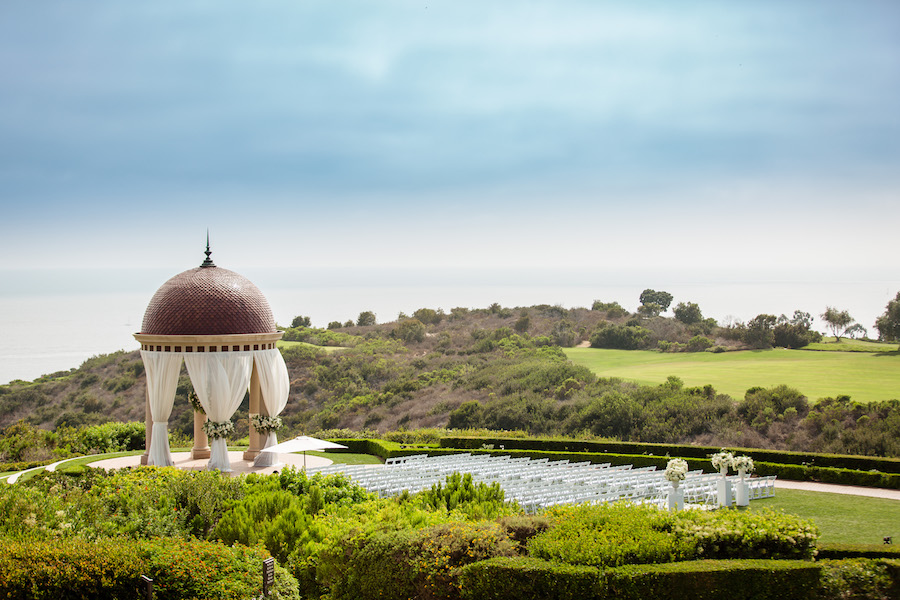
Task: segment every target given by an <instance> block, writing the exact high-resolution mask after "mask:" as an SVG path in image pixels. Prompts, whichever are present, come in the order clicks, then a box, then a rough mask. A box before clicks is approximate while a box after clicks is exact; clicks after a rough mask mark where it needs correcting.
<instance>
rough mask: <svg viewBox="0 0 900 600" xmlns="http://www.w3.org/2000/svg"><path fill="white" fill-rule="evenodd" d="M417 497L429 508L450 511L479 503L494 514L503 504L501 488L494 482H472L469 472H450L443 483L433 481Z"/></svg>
mask: <svg viewBox="0 0 900 600" xmlns="http://www.w3.org/2000/svg"><path fill="white" fill-rule="evenodd" d="M419 498H420V500H421V501H422V503H423V504H424V505H425V506H426V507H428V508H429V509H430V510H447V511H450V510H454V509H456V508H462V507H463V506H464V505H467V504H481V505H483V506H482V507H481V510H482V511H484V513H486V514H494V513H496V511H497V509H498V508H499V507H500V505H502V504H503V490H502V489H501V488H500V484H499V483H496V482H494V483H492V484H491V485H487V484H485V483H477V484H476V483H473V482H472V474H471V473H466V474H465V475H461V474H460V473H452V474H450V475H447V478H446V482H445V484H444V485H441V484H440V483H435V484H434V485H432V486H431V489H430V490H426V491H424V492H422V493H421V494H420V495H419Z"/></svg>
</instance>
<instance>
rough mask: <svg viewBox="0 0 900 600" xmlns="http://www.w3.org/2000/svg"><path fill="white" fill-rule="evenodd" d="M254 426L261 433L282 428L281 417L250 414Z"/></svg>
mask: <svg viewBox="0 0 900 600" xmlns="http://www.w3.org/2000/svg"><path fill="white" fill-rule="evenodd" d="M250 422H251V423H253V428H254V429H255V430H256V431H258V432H259V433H269V432H270V431H276V430H278V429H281V417H269V416H266V415H250Z"/></svg>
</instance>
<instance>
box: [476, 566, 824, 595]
mask: <svg viewBox="0 0 900 600" xmlns="http://www.w3.org/2000/svg"><path fill="white" fill-rule="evenodd" d="M459 576H460V582H461V584H462V594H463V597H464V598H467V599H471V600H475V599H481V598H484V599H489V600H507V599H508V600H530V599H534V600H538V599H540V600H543V599H548V600H576V599H584V600H614V599H615V600H632V599H633V600H645V599H647V598H653V599H654V600H720V599H721V598H726V597H733V598H740V599H741V600H811V599H812V598H815V597H816V591H817V589H818V584H819V579H820V576H821V567H820V566H819V565H817V564H815V563H811V562H806V561H795V560H727V561H725V560H700V561H686V562H675V563H667V564H656V565H628V566H625V567H618V568H615V569H607V570H605V571H601V570H600V569H594V568H590V567H573V566H571V565H563V564H559V563H553V562H547V561H541V560H538V559H533V558H495V559H490V560H486V561H482V562H478V563H474V564H471V565H468V566H466V567H463V568H462V569H461V570H460V575H459ZM501 581H502V582H503V585H498V584H497V582H501Z"/></svg>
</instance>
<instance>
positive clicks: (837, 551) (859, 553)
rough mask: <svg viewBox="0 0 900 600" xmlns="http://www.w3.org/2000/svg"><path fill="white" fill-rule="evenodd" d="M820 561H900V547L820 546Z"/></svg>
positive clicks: (865, 545) (882, 545)
mask: <svg viewBox="0 0 900 600" xmlns="http://www.w3.org/2000/svg"><path fill="white" fill-rule="evenodd" d="M816 557H817V558H820V559H833V560H834V559H841V558H894V559H900V545H894V544H890V545H889V544H820V545H819V553H818V554H817V555H816Z"/></svg>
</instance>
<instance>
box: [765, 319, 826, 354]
mask: <svg viewBox="0 0 900 600" xmlns="http://www.w3.org/2000/svg"><path fill="white" fill-rule="evenodd" d="M812 324H813V318H812V315H810V314H809V313H808V312H803V311H800V310H795V311H794V316H793V318H791V319H788V318H787V317H786V316H785V315H781V316H780V317H778V322H777V324H776V325H775V328H774V329H773V330H772V333H773V334H774V336H775V345H776V346H781V347H783V348H803V347H804V346H808V345H809V344H811V343H814V342H819V341H821V340H822V334H821V333H819V332H818V331H813V330H812V329H811V327H812Z"/></svg>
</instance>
